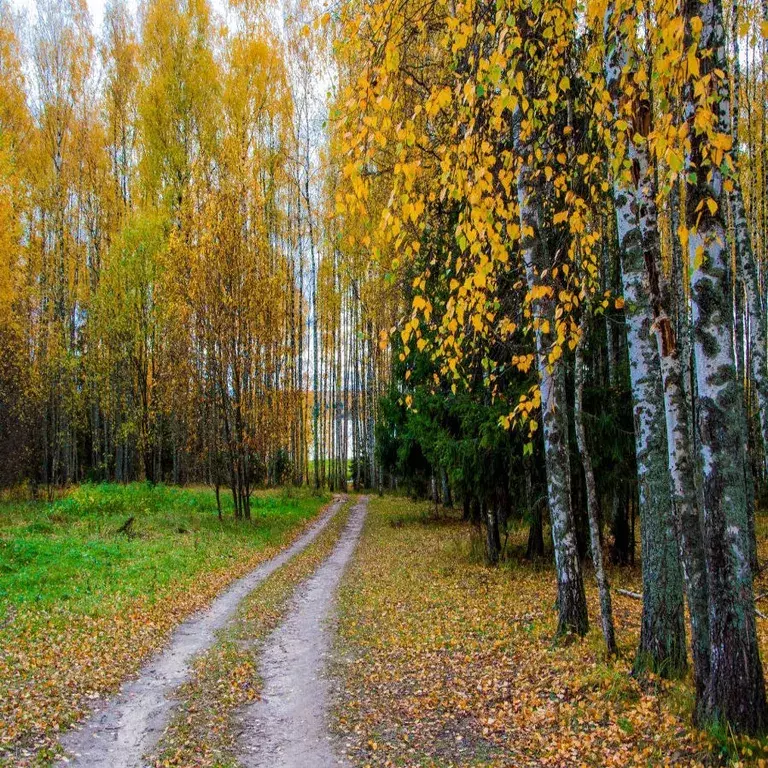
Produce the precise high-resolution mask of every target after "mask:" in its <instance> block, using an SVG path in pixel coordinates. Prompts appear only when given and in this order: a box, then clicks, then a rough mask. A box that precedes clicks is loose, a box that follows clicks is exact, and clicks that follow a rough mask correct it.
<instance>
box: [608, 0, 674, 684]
mask: <svg viewBox="0 0 768 768" xmlns="http://www.w3.org/2000/svg"><path fill="white" fill-rule="evenodd" d="M626 15H627V12H626V11H623V12H622V13H620V14H618V17H616V14H615V7H614V3H613V2H610V3H609V4H608V7H607V9H606V14H605V35H606V40H608V41H610V42H609V44H608V49H609V53H608V54H607V55H606V60H605V74H606V81H607V83H608V87H609V90H610V92H611V95H612V96H613V100H614V110H615V114H616V115H619V114H623V112H622V109H621V106H622V104H621V102H622V98H623V94H624V92H625V89H624V83H623V82H622V73H627V72H628V71H629V70H631V66H632V62H631V59H630V53H629V49H628V46H627V45H626V43H625V41H624V39H623V37H622V32H621V30H622V28H623V26H624V20H625V18H626ZM616 30H618V33H616ZM611 43H613V45H611ZM628 76H631V74H629V75H628ZM633 110H634V115H633V121H634V127H635V128H636V129H637V128H639V127H640V126H643V125H645V126H646V127H647V125H648V123H649V121H650V105H649V104H648V103H647V102H645V103H643V102H642V100H640V99H637V100H636V102H635V103H634V105H633ZM643 132H644V133H646V134H647V130H646V131H643ZM621 138H622V139H623V144H624V147H625V151H626V153H627V155H628V159H629V160H630V161H631V162H632V167H633V174H632V181H631V182H627V181H626V180H625V179H623V178H621V177H620V176H619V175H617V177H616V178H615V179H614V197H615V203H616V221H617V227H618V234H619V245H620V248H621V271H622V282H623V287H624V299H625V302H626V303H625V314H626V321H627V346H628V347H629V362H630V378H631V383H632V399H633V401H634V414H635V453H636V459H637V474H638V482H639V485H640V516H641V520H642V528H641V548H642V566H643V618H642V625H641V630H640V646H639V648H638V652H637V658H636V661H635V670H636V671H637V672H641V671H642V670H643V669H644V668H646V667H648V668H650V669H651V670H653V671H654V672H657V673H659V674H661V675H663V676H665V677H677V676H679V675H681V674H683V672H684V671H685V669H686V666H687V654H686V647H685V622H684V614H683V577H682V571H681V568H680V561H679V552H678V545H677V536H676V531H675V521H674V513H673V509H672V498H671V493H670V480H669V467H668V462H667V434H666V420H665V414H664V404H663V392H662V387H661V368H660V364H659V356H658V352H657V351H656V345H655V343H654V339H653V338H652V333H651V323H652V319H651V313H650V308H649V304H648V301H649V296H648V278H647V275H646V271H645V262H644V255H643V250H644V239H645V238H648V237H649V236H653V233H651V232H648V231H646V227H647V226H650V225H651V223H653V224H654V225H655V221H653V220H652V219H649V218H647V216H648V212H647V207H648V205H649V204H651V203H653V200H652V199H651V198H650V197H649V196H648V190H650V189H653V178H652V169H651V166H650V163H649V160H648V156H647V148H646V147H645V146H644V145H640V146H638V145H636V144H635V142H634V140H633V138H634V137H633V136H632V135H631V133H630V129H629V128H628V129H627V130H626V132H625V133H624V134H622V135H621ZM656 236H657V235H656Z"/></svg>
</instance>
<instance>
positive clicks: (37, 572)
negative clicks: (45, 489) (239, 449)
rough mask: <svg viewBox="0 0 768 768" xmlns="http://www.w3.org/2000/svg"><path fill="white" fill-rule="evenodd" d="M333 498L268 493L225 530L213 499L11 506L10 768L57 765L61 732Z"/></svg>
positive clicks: (1, 600)
mask: <svg viewBox="0 0 768 768" xmlns="http://www.w3.org/2000/svg"><path fill="white" fill-rule="evenodd" d="M325 501H327V497H319V496H312V495H310V494H308V493H306V492H295V491H294V492H287V491H286V492H283V491H276V492H265V493H261V494H258V495H256V496H255V497H254V500H253V520H252V521H251V522H250V523H235V522H234V521H232V520H231V519H225V520H224V521H223V522H220V521H219V520H218V518H217V513H216V502H215V496H214V494H213V492H212V491H209V490H207V489H189V490H187V489H180V488H169V487H164V486H157V487H154V488H153V487H150V486H147V485H143V484H134V485H129V486H114V485H99V486H94V485H84V486H81V487H79V488H77V489H75V490H73V491H72V492H71V493H69V494H67V495H65V496H64V497H63V498H61V499H58V500H56V501H54V502H53V503H51V504H48V503H42V502H38V503H28V502H18V501H4V502H2V503H0V765H14V766H16V765H24V764H30V763H33V762H41V763H42V762H45V761H46V760H47V759H48V755H49V754H50V752H51V749H52V747H53V743H54V739H55V735H56V733H57V732H58V731H59V730H60V729H62V728H64V727H66V726H68V725H69V724H71V723H72V722H73V721H74V720H76V719H78V718H79V717H80V716H82V714H83V713H84V712H85V711H86V710H87V708H88V706H89V704H90V703H92V700H93V699H95V698H98V697H99V696H102V695H104V694H107V693H109V692H111V691H113V690H115V688H116V687H117V686H118V684H119V683H120V682H121V681H122V680H123V679H124V678H125V677H126V676H127V675H129V674H130V673H132V672H133V671H135V670H136V669H137V668H138V666H139V665H140V664H141V662H142V661H143V660H144V659H145V658H146V657H147V655H148V654H150V653H151V652H152V651H154V650H156V649H157V648H158V647H159V646H160V645H161V644H162V643H163V642H164V641H165V639H166V638H167V637H168V634H169V633H170V631H171V630H172V629H173V628H174V627H175V626H176V625H177V624H178V623H179V622H180V621H182V620H183V619H184V618H185V617H186V616H188V615H189V614H190V613H192V612H194V611H195V610H198V609H199V608H201V607H204V606H205V605H206V604H207V603H208V602H210V600H211V599H212V598H213V597H214V596H215V595H216V594H217V593H218V592H219V591H220V590H221V589H222V588H223V587H225V586H226V585H227V584H228V583H229V582H231V581H232V580H233V579H235V578H237V577H238V576H240V575H242V574H243V573H245V572H247V571H248V570H250V569H251V568H253V567H255V566H256V565H257V564H258V563H259V562H261V561H263V560H264V559H266V558H268V557H270V556H271V555H272V554H274V553H275V552H276V551H277V550H279V549H280V548H281V547H283V546H285V545H286V544H287V543H289V541H290V540H292V539H293V538H294V536H295V535H297V534H298V533H299V531H300V530H301V529H302V528H303V526H304V524H305V523H306V522H307V521H308V520H309V519H311V518H312V517H313V516H314V515H315V514H316V513H317V511H318V510H319V508H320V507H321V505H322V504H323V503H324V502H325ZM224 503H225V505H226V506H225V516H227V517H229V518H231V512H230V511H229V509H228V506H229V505H230V504H231V500H230V499H229V498H227V497H224ZM129 517H133V518H134V521H133V523H132V524H131V526H130V528H129V529H128V531H127V532H126V533H121V532H120V529H121V527H122V526H123V525H124V524H125V523H126V521H127V520H128V518H129Z"/></svg>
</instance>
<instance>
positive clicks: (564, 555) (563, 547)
mask: <svg viewBox="0 0 768 768" xmlns="http://www.w3.org/2000/svg"><path fill="white" fill-rule="evenodd" d="M520 154H521V156H525V155H527V151H526V150H525V149H523V151H522V152H521V153H520ZM517 196H518V203H519V206H520V228H521V230H522V231H523V233H524V235H523V241H522V248H523V258H524V261H525V271H526V277H527V282H528V289H529V290H532V289H533V288H534V287H535V286H536V284H537V281H538V279H539V277H538V276H539V274H540V273H541V271H542V269H543V268H544V256H545V254H544V253H543V251H544V248H543V244H542V242H541V237H540V232H541V229H540V226H539V223H540V222H539V215H538V209H537V201H536V200H535V199H534V198H533V188H532V183H531V179H530V167H529V165H528V164H527V162H524V163H523V166H522V168H521V170H520V174H519V176H518V182H517ZM532 304H533V305H532V311H533V315H534V317H536V318H538V319H539V320H540V322H539V323H538V324H537V327H536V357H537V366H538V372H539V387H540V389H541V412H542V421H543V422H544V455H545V460H546V467H547V495H548V498H549V514H550V518H551V523H552V541H553V544H554V549H555V566H556V569H557V590H558V608H559V612H560V615H559V620H558V627H557V634H558V635H562V634H567V633H569V632H574V633H576V634H578V635H584V634H586V632H587V630H588V629H589V620H588V617H587V602H586V597H585V595H584V582H583V580H582V574H581V565H580V563H579V555H578V550H577V547H576V530H575V526H574V521H573V510H572V508H571V469H570V461H569V456H568V413H567V410H566V408H567V401H566V393H565V371H564V367H563V365H562V364H560V365H558V364H557V362H556V363H555V364H554V366H552V365H550V363H549V343H548V334H545V333H544V330H543V328H542V322H548V323H549V326H550V328H554V324H555V317H554V314H555V313H554V309H555V308H554V299H553V298H551V297H550V298H546V297H542V298H539V299H536V300H535V301H534V302H533V303H532Z"/></svg>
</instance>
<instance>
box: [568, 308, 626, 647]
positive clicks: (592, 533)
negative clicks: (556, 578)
mask: <svg viewBox="0 0 768 768" xmlns="http://www.w3.org/2000/svg"><path fill="white" fill-rule="evenodd" d="M585 326H586V323H584V324H583V325H582V330H581V338H580V339H579V343H578V345H577V346H576V361H575V378H576V381H575V401H574V407H573V411H574V417H573V418H574V423H575V426H576V442H577V443H578V446H579V453H580V454H581V465H582V467H583V468H584V478H585V481H586V486H587V516H588V518H589V540H590V545H591V548H592V564H593V565H594V568H595V581H597V591H598V594H599V596H600V620H601V624H602V628H603V639H604V640H605V647H606V649H607V651H608V655H609V656H615V655H616V654H617V653H618V648H617V647H616V630H615V629H614V626H613V608H612V606H611V588H610V584H609V583H608V577H607V576H606V573H605V567H604V565H603V543H602V537H601V535H600V520H599V515H598V501H597V486H596V484H595V472H594V470H593V468H592V457H591V455H590V453H589V448H588V446H587V433H586V430H585V428H584V408H583V400H584V379H585V378H586V366H585V365H584V343H585V341H586V330H587V329H586V327H585Z"/></svg>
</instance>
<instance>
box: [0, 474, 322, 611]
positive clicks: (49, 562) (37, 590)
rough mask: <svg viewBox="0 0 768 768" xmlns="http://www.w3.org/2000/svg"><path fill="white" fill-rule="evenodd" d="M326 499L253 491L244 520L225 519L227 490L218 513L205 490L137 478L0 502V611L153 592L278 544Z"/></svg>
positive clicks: (84, 606) (89, 606) (93, 605)
mask: <svg viewBox="0 0 768 768" xmlns="http://www.w3.org/2000/svg"><path fill="white" fill-rule="evenodd" d="M324 500H325V498H323V497H318V496H311V495H309V494H307V493H300V492H295V491H294V492H293V493H291V494H290V495H289V494H288V493H286V492H284V491H275V492H266V493H263V494H260V495H257V496H254V498H253V503H252V517H253V519H252V520H251V522H250V523H248V522H235V521H234V520H232V514H231V506H232V501H231V497H230V496H229V494H224V493H222V501H223V505H224V515H225V520H224V521H223V522H220V521H219V519H218V515H217V511H216V499H215V496H214V493H213V491H210V490H207V489H199V488H198V489H182V488H174V487H168V486H162V485H158V486H154V487H152V486H150V485H146V484H143V483H135V484H132V485H127V486H120V485H107V484H103V485H82V486H80V487H78V488H76V489H75V490H73V491H72V492H70V493H69V494H67V495H66V496H65V497H63V498H61V499H59V500H57V501H54V502H53V503H50V504H49V503H45V502H12V501H5V502H0V617H2V616H3V615H4V614H5V613H6V612H7V611H8V609H9V608H10V607H11V606H19V605H21V604H30V603H31V604H37V605H39V606H40V607H41V608H43V607H47V606H49V605H51V604H52V603H57V602H61V601H66V602H68V603H69V604H70V605H69V607H70V608H75V606H77V607H79V608H80V609H81V610H83V611H85V612H90V611H92V610H96V609H98V605H99V603H100V601H101V600H102V599H103V598H104V597H105V596H107V595H111V594H120V595H121V596H124V597H132V596H144V597H147V596H149V597H152V596H153V595H154V594H155V593H156V592H158V590H161V589H163V588H166V587H168V585H169V584H171V583H172V582H174V581H179V580H181V581H183V580H186V579H188V578H190V577H192V576H194V574H195V573H196V572H197V571H198V570H200V569H201V568H202V567H204V568H206V569H207V570H210V569H216V568H219V567H227V565H228V564H230V563H232V562H233V561H235V560H238V559H241V558H242V557H243V556H247V554H248V552H249V551H252V550H260V549H262V548H264V547H266V546H269V545H279V544H280V543H281V542H282V541H283V539H284V538H285V537H286V536H287V534H288V533H289V531H290V530H291V529H293V528H294V527H295V526H296V525H298V524H300V523H302V522H303V521H305V520H307V519H308V518H309V517H311V516H312V515H313V514H314V513H315V512H316V511H317V509H318V508H319V506H320V505H321V503H322V502H323V501H324ZM129 517H133V518H134V521H133V523H132V525H131V527H130V532H129V534H128V535H126V534H125V533H120V532H119V529H120V528H121V526H122V525H123V524H124V523H125V522H126V521H127V519H128V518H129Z"/></svg>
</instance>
